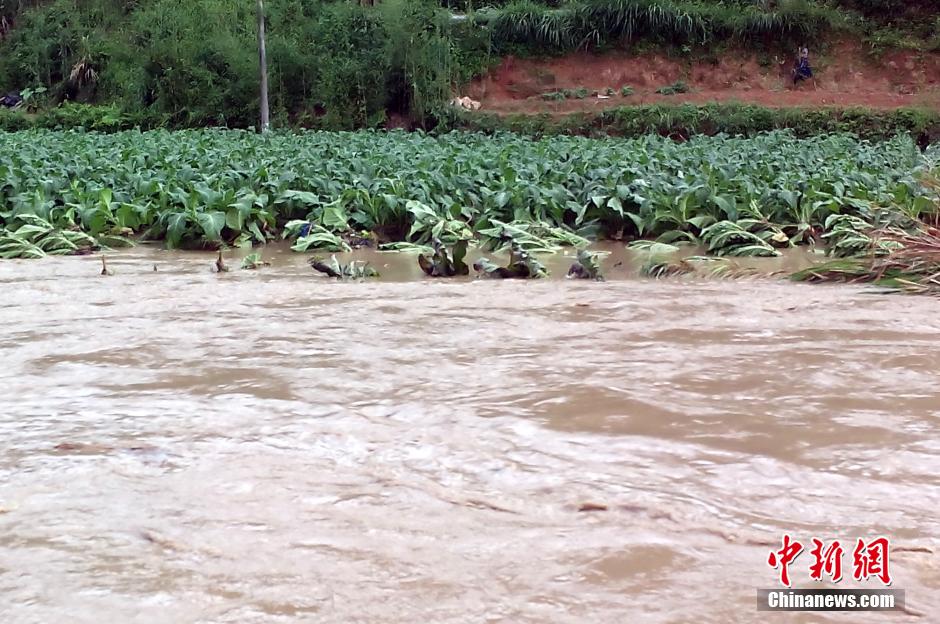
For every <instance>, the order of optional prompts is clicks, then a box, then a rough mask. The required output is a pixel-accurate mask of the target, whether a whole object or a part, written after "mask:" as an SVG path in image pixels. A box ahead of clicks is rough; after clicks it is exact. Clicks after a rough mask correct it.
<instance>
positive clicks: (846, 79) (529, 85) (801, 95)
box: [466, 43, 940, 113]
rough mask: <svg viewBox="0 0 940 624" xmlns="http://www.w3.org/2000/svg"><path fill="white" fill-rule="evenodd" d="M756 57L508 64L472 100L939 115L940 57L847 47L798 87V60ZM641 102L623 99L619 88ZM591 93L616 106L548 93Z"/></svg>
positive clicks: (528, 107) (564, 106)
mask: <svg viewBox="0 0 940 624" xmlns="http://www.w3.org/2000/svg"><path fill="white" fill-rule="evenodd" d="M761 61H762V63H761V62H759V61H758V57H757V56H756V55H755V54H753V53H750V52H742V53H739V54H728V55H725V56H723V57H721V58H719V59H717V61H716V62H702V61H698V62H690V61H686V60H682V59H676V58H669V57H667V56H665V55H658V54H657V55H644V56H631V55H630V54H629V53H625V52H620V53H611V54H605V55H592V54H588V53H577V54H572V55H569V56H565V57H561V58H557V59H541V60H532V59H515V58H511V57H510V58H506V59H504V60H503V62H502V64H501V65H500V66H499V67H498V68H497V69H496V70H495V71H493V72H492V73H491V74H490V75H489V76H486V77H485V78H483V79H480V80H477V81H475V82H474V83H472V84H471V85H469V86H468V87H467V89H466V94H467V95H469V96H470V97H472V98H473V99H475V100H479V101H481V102H482V104H483V110H485V111H491V112H502V113H510V112H520V113H536V112H549V113H565V112H574V111H591V110H599V109H602V108H609V107H613V106H623V105H630V104H653V103H673V104H677V103H684V102H691V103H704V102H729V101H734V102H743V103H753V104H761V105H764V106H772V107H790V106H838V107H848V106H866V107H871V108H882V109H885V108H898V107H905V106H914V107H927V108H933V109H937V110H940V54H938V53H936V52H934V53H917V52H911V51H894V52H890V53H887V54H885V55H883V56H881V57H880V58H878V59H875V58H873V57H871V56H869V55H867V54H866V53H865V51H864V49H862V48H861V47H860V46H858V45H854V44H850V43H844V44H840V45H839V46H837V47H836V48H835V49H833V50H832V51H831V52H830V53H829V54H827V55H826V56H823V57H813V58H812V64H813V69H814V71H815V73H816V79H815V80H814V81H809V82H806V83H803V84H801V85H799V86H793V84H792V80H791V79H790V72H791V68H792V67H793V61H794V59H792V58H781V57H777V58H767V57H765V58H763V59H761ZM679 80H681V81H684V82H685V83H686V84H687V85H688V86H689V88H690V91H689V92H688V93H683V94H676V95H671V96H666V95H659V94H657V93H656V90H657V89H659V88H660V87H663V86H666V85H669V84H672V83H674V82H676V81H679ZM624 85H629V86H631V87H633V89H634V94H633V95H630V96H628V97H622V96H621V95H620V87H622V86H624ZM579 87H584V88H587V89H588V90H589V92H592V91H598V92H599V93H601V94H603V93H604V91H605V90H606V89H607V88H611V89H613V90H614V91H615V94H614V95H613V96H611V97H610V98H607V99H604V98H598V97H596V96H592V95H589V96H588V97H587V98H585V99H583V100H578V99H567V100H564V101H558V102H555V101H545V100H543V99H542V98H541V97H540V96H541V94H543V93H547V92H551V91H557V90H561V89H576V88H579Z"/></svg>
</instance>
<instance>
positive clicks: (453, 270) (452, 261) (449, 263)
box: [418, 239, 470, 277]
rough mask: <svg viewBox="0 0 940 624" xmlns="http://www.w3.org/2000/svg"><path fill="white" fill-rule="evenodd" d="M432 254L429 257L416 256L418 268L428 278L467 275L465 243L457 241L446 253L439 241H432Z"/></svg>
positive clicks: (468, 269)
mask: <svg viewBox="0 0 940 624" xmlns="http://www.w3.org/2000/svg"><path fill="white" fill-rule="evenodd" d="M433 249H434V253H433V254H432V255H431V257H430V258H429V257H427V256H425V255H424V254H420V255H419V256H418V266H420V267H421V270H422V271H424V273H425V275H428V276H430V277H455V276H458V275H469V274H470V267H468V266H467V263H466V262H464V258H466V257H467V241H465V240H462V241H458V242H457V243H456V244H454V246H453V247H452V249H451V250H450V251H448V250H447V249H446V248H445V247H444V245H443V244H442V243H441V241H439V240H436V239H435V240H434V243H433Z"/></svg>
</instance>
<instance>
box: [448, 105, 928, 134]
mask: <svg viewBox="0 0 940 624" xmlns="http://www.w3.org/2000/svg"><path fill="white" fill-rule="evenodd" d="M442 122H443V123H444V124H446V126H447V127H449V128H454V129H462V130H470V131H476V132H487V133H493V132H504V131H510V132H516V133H520V134H527V135H534V136H543V135H559V134H563V135H578V136H605V135H607V136H621V137H641V136H644V135H647V134H660V135H663V136H671V137H676V138H688V137H691V136H696V135H715V134H719V133H724V134H730V135H744V136H754V135H756V134H759V133H762V132H768V131H772V130H784V129H788V130H791V131H792V132H793V133H795V134H796V135H797V136H801V137H809V136H816V135H826V134H834V133H844V132H851V133H854V134H857V135H859V136H861V137H863V138H866V139H872V140H874V139H886V138H890V137H892V136H894V135H896V134H898V133H902V134H908V135H910V136H912V137H914V138H915V139H917V140H919V141H921V142H924V141H927V140H930V139H933V140H937V138H940V112H938V111H934V110H929V109H924V110H920V109H909V108H907V109H906V108H900V109H895V110H891V111H881V110H870V109H863V108H852V109H833V108H818V109H814V108H766V107H763V106H758V105H752V104H706V105H696V104H682V105H678V106H676V105H646V106H623V107H618V108H611V109H606V110H603V111H600V112H596V113H583V114H572V115H568V116H565V117H553V116H551V115H496V114H491V113H474V114H472V115H469V114H463V113H460V112H458V111H452V112H450V113H449V116H448V117H447V118H445V119H443V120H442Z"/></svg>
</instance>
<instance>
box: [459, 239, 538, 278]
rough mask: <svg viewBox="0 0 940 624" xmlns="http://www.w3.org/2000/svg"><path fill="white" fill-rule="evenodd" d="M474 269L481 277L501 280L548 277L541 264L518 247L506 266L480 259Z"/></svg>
mask: <svg viewBox="0 0 940 624" xmlns="http://www.w3.org/2000/svg"><path fill="white" fill-rule="evenodd" d="M473 268H474V270H475V271H476V272H477V273H478V274H479V275H480V276H481V277H494V278H499V279H536V278H540V277H545V276H547V275H548V271H546V269H545V266H544V265H543V264H542V263H541V262H539V261H538V260H536V259H535V257H534V256H533V255H532V254H531V253H529V252H528V251H526V250H524V249H521V248H520V247H518V246H513V248H512V253H511V254H510V256H509V263H508V264H507V265H506V266H499V265H498V264H496V263H494V262H493V261H492V260H490V259H489V258H480V259H479V260H478V261H476V262H474V263H473Z"/></svg>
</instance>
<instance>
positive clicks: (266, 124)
mask: <svg viewBox="0 0 940 624" xmlns="http://www.w3.org/2000/svg"><path fill="white" fill-rule="evenodd" d="M258 61H259V65H260V66H261V132H267V131H268V129H269V128H270V126H271V111H270V110H269V108H268V58H267V52H266V51H265V48H264V0H258Z"/></svg>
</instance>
